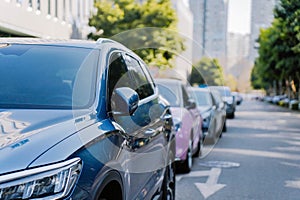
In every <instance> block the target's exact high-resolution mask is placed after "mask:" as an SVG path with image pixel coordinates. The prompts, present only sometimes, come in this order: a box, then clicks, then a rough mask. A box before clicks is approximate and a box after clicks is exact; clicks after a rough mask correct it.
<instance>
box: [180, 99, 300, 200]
mask: <svg viewBox="0 0 300 200" xmlns="http://www.w3.org/2000/svg"><path fill="white" fill-rule="evenodd" d="M227 123H228V124H227V125H228V131H227V132H226V133H224V134H223V137H222V138H221V139H220V140H219V141H218V143H217V144H216V145H215V146H205V155H203V156H202V157H201V158H195V159H194V164H193V169H192V172H191V173H190V174H178V175H177V177H176V178H177V182H176V200H194V199H195V200H201V199H209V200H227V199H228V200H229V199H230V200H269V199H270V200H299V199H300V112H295V111H294V112H292V111H289V110H288V109H283V108H280V107H277V106H274V105H271V104H268V103H264V102H257V101H245V102H243V103H242V105H241V106H238V108H237V112H236V118H235V119H233V120H228V121H227Z"/></svg>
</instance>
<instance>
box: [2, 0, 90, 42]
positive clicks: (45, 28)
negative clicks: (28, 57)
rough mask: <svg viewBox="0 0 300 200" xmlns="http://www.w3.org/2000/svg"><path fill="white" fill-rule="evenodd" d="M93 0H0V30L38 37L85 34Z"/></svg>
mask: <svg viewBox="0 0 300 200" xmlns="http://www.w3.org/2000/svg"><path fill="white" fill-rule="evenodd" d="M93 11H94V0H0V32H1V33H2V34H11V35H14V36H33V37H41V38H64V39H68V38H86V36H87V34H88V33H90V32H91V28H90V27H89V26H88V20H89V18H90V16H91V15H92V13H93Z"/></svg>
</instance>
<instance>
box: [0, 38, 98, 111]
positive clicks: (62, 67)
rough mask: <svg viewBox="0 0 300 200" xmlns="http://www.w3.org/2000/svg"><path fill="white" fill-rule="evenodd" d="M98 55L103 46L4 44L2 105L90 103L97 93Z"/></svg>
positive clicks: (1, 56) (0, 83)
mask: <svg viewBox="0 0 300 200" xmlns="http://www.w3.org/2000/svg"><path fill="white" fill-rule="evenodd" d="M98 58H99V50H93V49H87V48H75V47H63V46H50V45H29V44H26V45H19V44H14V45H10V46H8V47H5V48H1V49H0V75H1V78H0V88H1V90H0V107H5V108H7V107H9V108H72V107H73V108H78V107H80V108H81V107H86V106H88V105H89V104H90V103H91V102H92V100H93V99H94V98H93V97H94V95H95V92H94V90H95V85H96V84H95V81H96V70H97V64H98ZM82 77H85V78H84V79H83V78H82ZM87 77H88V78H87ZM76 80H81V81H80V84H75V82H76ZM77 82H78V81H77ZM75 87H76V88H75ZM75 90H76V92H77V93H76V98H73V97H74V93H73V91H75ZM79 93H80V95H78V94H79Z"/></svg>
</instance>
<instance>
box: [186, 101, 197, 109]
mask: <svg viewBox="0 0 300 200" xmlns="http://www.w3.org/2000/svg"><path fill="white" fill-rule="evenodd" d="M196 107H197V104H196V102H195V101H194V100H193V99H189V100H188V105H187V109H194V108H196Z"/></svg>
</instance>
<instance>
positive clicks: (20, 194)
mask: <svg viewBox="0 0 300 200" xmlns="http://www.w3.org/2000/svg"><path fill="white" fill-rule="evenodd" d="M81 169H82V162H81V160H80V158H73V159H71V160H68V161H65V162H62V163H57V164H53V165H49V166H43V167H38V168H33V169H28V170H24V171H20V172H15V173H11V174H6V175H3V176H0V199H1V200H2V199H3V200H6V199H18V200H19V199H20V200H21V199H59V198H62V197H66V196H67V195H68V194H69V193H70V191H71V190H72V189H73V187H74V185H75V183H76V182H77V180H78V178H79V176H80V173H81Z"/></svg>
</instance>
